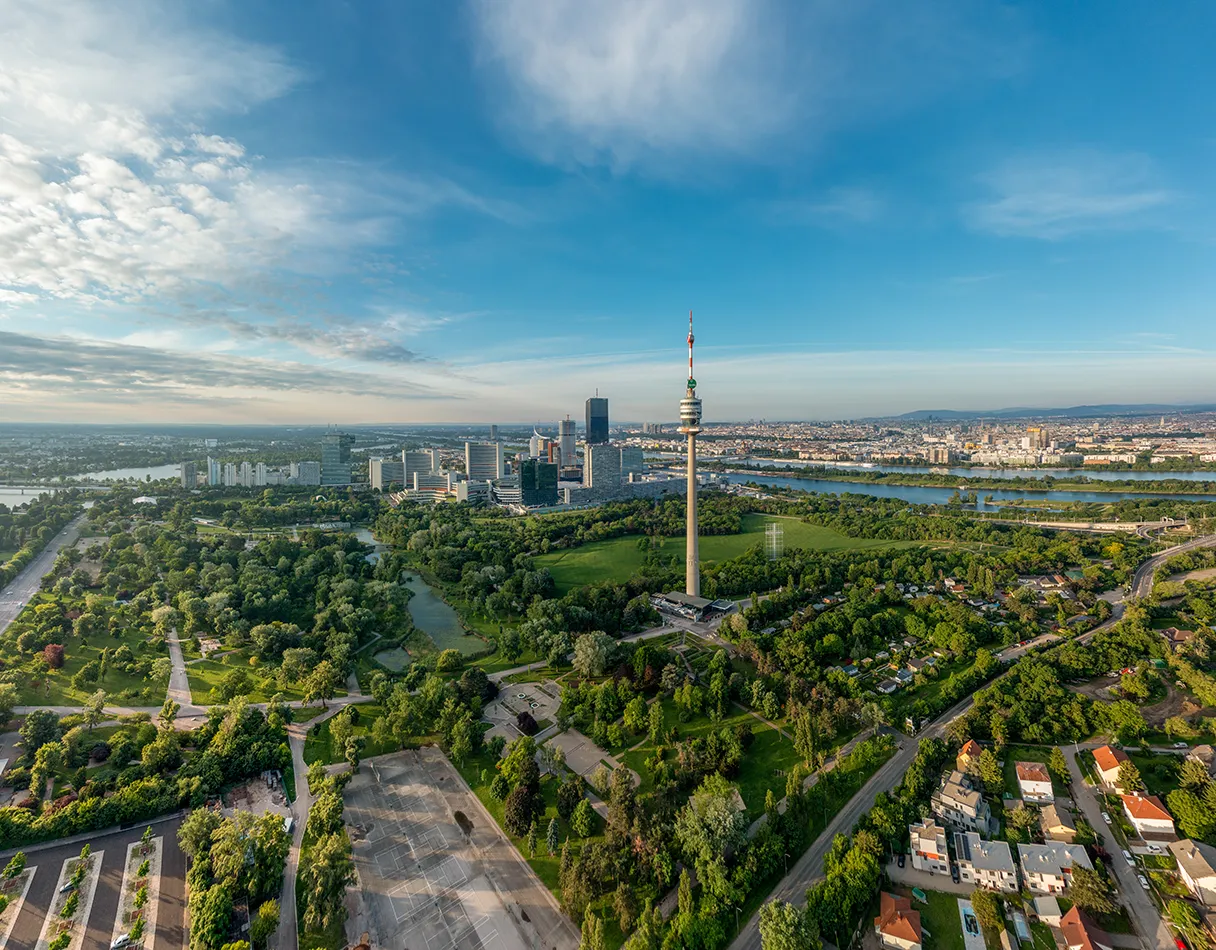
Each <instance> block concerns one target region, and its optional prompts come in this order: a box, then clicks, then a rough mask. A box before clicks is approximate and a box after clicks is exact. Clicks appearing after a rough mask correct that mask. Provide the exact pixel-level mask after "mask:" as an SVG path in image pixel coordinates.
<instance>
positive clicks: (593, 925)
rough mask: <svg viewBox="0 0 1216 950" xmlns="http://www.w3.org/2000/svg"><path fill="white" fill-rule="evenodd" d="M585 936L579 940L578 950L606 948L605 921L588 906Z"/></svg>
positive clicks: (601, 949) (602, 949)
mask: <svg viewBox="0 0 1216 950" xmlns="http://www.w3.org/2000/svg"><path fill="white" fill-rule="evenodd" d="M582 931H583V936H582V939H581V940H580V941H579V944H578V950H605V948H606V946H607V945H606V944H605V943H604V921H603V919H602V918H600V917H597V916H596V915H595V914H593V913H592V912H591V908H590V907H588V908H587V913H586V915H585V916H584V917H583V927H582Z"/></svg>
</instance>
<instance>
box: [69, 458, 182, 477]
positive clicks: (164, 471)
mask: <svg viewBox="0 0 1216 950" xmlns="http://www.w3.org/2000/svg"><path fill="white" fill-rule="evenodd" d="M181 474H182V467H181V466H180V465H179V464H177V463H176V462H171V463H170V464H168V465H153V466H152V467H151V468H114V469H110V470H109V471H106V472H85V473H84V474H83V475H73V476H72V477H73V478H74V479H88V480H89V481H98V482H105V481H115V482H117V481H122V480H124V479H128V478H133V479H136V480H137V481H141V482H146V481H147V480H148V479H149V477H150V478H151V479H152V481H158V480H159V479H162V478H180V477H181Z"/></svg>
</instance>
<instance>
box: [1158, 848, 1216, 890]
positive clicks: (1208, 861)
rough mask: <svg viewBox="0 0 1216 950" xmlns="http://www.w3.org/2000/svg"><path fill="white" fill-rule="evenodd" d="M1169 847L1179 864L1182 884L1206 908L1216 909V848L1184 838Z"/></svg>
mask: <svg viewBox="0 0 1216 950" xmlns="http://www.w3.org/2000/svg"><path fill="white" fill-rule="evenodd" d="M1167 847H1168V848H1169V849H1170V854H1172V855H1173V856H1174V860H1176V861H1177V862H1178V876H1179V877H1180V878H1182V883H1183V884H1185V885H1186V886H1187V890H1189V891H1190V892H1191V893H1192V894H1194V895H1195V897H1196V898H1197V899H1198V901H1199V903H1201V904H1203V905H1204V906H1206V907H1216V848H1213V847H1212V846H1211V845H1208V844H1204V843H1203V842H1201V841H1192V840H1191V839H1190V838H1184V839H1183V840H1182V841H1171V842H1170V843H1169V844H1168V845H1167Z"/></svg>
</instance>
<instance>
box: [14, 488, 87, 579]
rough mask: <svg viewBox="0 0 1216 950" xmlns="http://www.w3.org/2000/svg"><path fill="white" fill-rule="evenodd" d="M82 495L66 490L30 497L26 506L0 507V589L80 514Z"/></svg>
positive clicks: (75, 491) (73, 490)
mask: <svg viewBox="0 0 1216 950" xmlns="http://www.w3.org/2000/svg"><path fill="white" fill-rule="evenodd" d="M81 496H82V493H81V492H79V491H77V490H75V489H70V490H67V491H62V492H56V493H55V494H53V495H44V496H42V497H40V498H32V499H31V500H30V502H29V504H27V505H23V506H21V507H20V508H9V507H8V506H7V505H0V552H7V557H0V588H3V587H4V586H5V585H6V584H8V582H9V581H11V580H12V579H13V578H14V577H16V576H17V575H18V574H20V573H21V571H22V569H23V568H24V567H25V566H26V565H27V564H29V563H30V561H32V560H34V558H36V557H37V556H38V554H39V553H40V552H41V551H42V549H43V548H44V547H46V545H47V543H48V542H49V541H50V540H51V538H53V537H55V535H56V534H58V533H59V532H60V531H61V530H62V529H63V527H64V526H65V525H66V524H67V523H68V522H69V521H71V520H72V519H73V518H74V517H75V516H76V515H77V514H78V513H79V512H80V499H81Z"/></svg>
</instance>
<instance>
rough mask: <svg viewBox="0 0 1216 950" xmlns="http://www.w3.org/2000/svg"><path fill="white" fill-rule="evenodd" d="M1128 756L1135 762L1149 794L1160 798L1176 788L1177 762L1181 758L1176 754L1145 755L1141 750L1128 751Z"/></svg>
mask: <svg viewBox="0 0 1216 950" xmlns="http://www.w3.org/2000/svg"><path fill="white" fill-rule="evenodd" d="M1127 755H1128V758H1130V759H1131V760H1132V761H1133V762H1134V763H1136V768H1138V769H1139V770H1140V778H1142V779H1143V780H1144V787H1145V788H1147V789H1148V791H1149V794H1150V795H1160V796H1161V798H1162V800H1163V801H1164V800H1165V796H1166V795H1168V794H1169V793H1170V792H1172V791H1174V790H1175V789H1176V788H1178V785H1179V782H1178V764H1179V762H1180V761H1181V759H1179V758H1178V756H1176V755H1152V754H1151V753H1150V754H1148V755H1145V754H1144V753H1143V752H1132V751H1128V753H1127Z"/></svg>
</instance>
